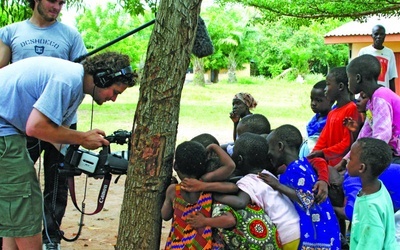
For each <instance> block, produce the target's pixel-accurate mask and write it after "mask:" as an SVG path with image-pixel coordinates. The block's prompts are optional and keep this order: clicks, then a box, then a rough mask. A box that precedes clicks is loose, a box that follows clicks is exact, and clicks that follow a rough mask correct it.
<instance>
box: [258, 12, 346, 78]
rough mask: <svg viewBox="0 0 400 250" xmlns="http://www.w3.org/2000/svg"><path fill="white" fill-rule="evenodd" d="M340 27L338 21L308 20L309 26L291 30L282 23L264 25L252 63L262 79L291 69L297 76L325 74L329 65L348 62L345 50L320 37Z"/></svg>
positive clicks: (288, 25) (341, 46)
mask: <svg viewBox="0 0 400 250" xmlns="http://www.w3.org/2000/svg"><path fill="white" fill-rule="evenodd" d="M340 24H341V22H340V21H338V20H333V19H327V20H326V21H325V22H323V23H321V22H316V21H310V24H308V25H307V26H306V25H302V26H300V27H296V28H295V27H292V26H291V25H290V24H287V23H286V22H285V20H279V21H277V22H274V23H265V24H264V25H263V26H262V27H260V28H259V30H260V32H261V33H262V35H259V36H258V46H257V47H255V48H256V49H255V52H256V53H255V54H254V61H255V62H256V63H257V65H258V70H259V72H260V73H261V74H262V75H265V76H272V77H274V76H277V75H279V74H280V73H282V71H283V70H286V69H289V68H292V69H295V71H294V73H295V76H297V74H305V73H309V72H314V73H326V71H327V70H328V68H329V67H330V66H332V65H333V66H337V65H343V64H345V63H346V62H347V60H348V59H347V58H348V48H347V46H346V45H343V44H335V45H326V44H324V40H323V36H322V35H321V34H324V33H326V32H328V31H329V30H331V29H333V28H335V27H337V26H339V25H340Z"/></svg>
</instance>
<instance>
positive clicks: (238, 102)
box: [229, 92, 257, 141]
mask: <svg viewBox="0 0 400 250" xmlns="http://www.w3.org/2000/svg"><path fill="white" fill-rule="evenodd" d="M255 107H257V101H256V100H254V98H253V96H251V95H250V94H249V93H243V92H240V93H237V94H236V95H235V96H234V97H233V100H232V112H230V113H229V117H230V118H231V119H232V121H233V141H235V140H236V137H237V132H236V128H237V125H238V123H239V121H240V119H242V118H243V117H245V116H248V115H252V113H251V111H250V110H252V109H254V108H255Z"/></svg>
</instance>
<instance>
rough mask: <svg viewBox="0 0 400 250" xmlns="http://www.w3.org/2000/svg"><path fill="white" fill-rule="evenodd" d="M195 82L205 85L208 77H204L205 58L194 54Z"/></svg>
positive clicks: (195, 83)
mask: <svg viewBox="0 0 400 250" xmlns="http://www.w3.org/2000/svg"><path fill="white" fill-rule="evenodd" d="M193 75H194V76H193V84H194V85H198V86H202V87H204V86H205V85H206V79H205V78H204V59H203V58H198V57H196V56H194V58H193Z"/></svg>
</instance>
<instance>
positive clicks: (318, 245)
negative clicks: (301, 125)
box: [161, 55, 400, 250]
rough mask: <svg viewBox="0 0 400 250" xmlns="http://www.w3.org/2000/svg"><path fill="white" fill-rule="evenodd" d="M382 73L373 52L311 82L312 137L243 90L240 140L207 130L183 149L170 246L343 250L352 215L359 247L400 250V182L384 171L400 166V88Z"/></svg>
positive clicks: (169, 212) (170, 197)
mask: <svg viewBox="0 0 400 250" xmlns="http://www.w3.org/2000/svg"><path fill="white" fill-rule="evenodd" d="M379 72H380V65H379V62H378V61H377V59H376V58H375V57H373V56H370V55H363V56H360V57H358V58H356V59H354V60H352V61H351V62H350V64H349V65H348V66H347V67H338V68H333V69H331V70H330V72H329V73H328V75H327V77H326V80H324V81H321V82H318V83H317V84H315V85H314V87H313V89H312V91H311V108H312V110H313V111H314V113H315V116H314V117H313V118H312V119H311V121H310V122H309V124H308V125H307V135H308V137H307V138H306V140H304V139H303V137H302V134H301V132H300V131H299V129H297V128H296V127H294V126H292V125H289V124H286V125H282V126H279V127H277V128H275V129H273V130H272V131H271V127H270V124H269V122H268V120H267V119H266V118H265V116H263V115H260V114H251V113H250V112H249V108H253V107H254V106H255V105H256V102H255V100H254V99H253V98H252V97H251V95H249V94H246V93H239V94H237V95H235V98H234V101H233V106H234V107H235V106H240V105H242V106H243V107H241V108H242V109H243V112H242V113H243V115H236V116H238V117H237V119H235V120H233V119H232V120H233V121H234V123H236V124H235V126H234V142H233V143H232V144H229V145H227V146H226V145H221V146H219V142H218V140H217V139H215V138H214V137H213V136H212V135H210V134H202V135H199V136H196V137H194V138H193V139H192V140H191V141H187V142H183V143H181V144H180V145H178V147H177V148H176V152H175V162H174V170H175V171H176V173H177V174H178V176H179V178H180V180H181V182H180V183H174V184H171V185H170V186H169V187H168V189H167V191H166V199H165V201H164V204H163V206H162V210H161V215H162V218H163V219H164V220H170V219H172V225H171V231H170V234H169V237H168V240H167V244H166V246H165V249H285V250H286V249H290V250H292V249H293V250H296V249H323V250H325V249H326V250H328V249H335V250H338V249H342V248H343V246H344V245H343V237H341V236H343V235H345V234H346V231H349V230H348V228H347V224H349V223H346V220H347V221H350V225H351V234H350V239H349V241H350V249H371V247H373V249H400V243H398V242H397V241H396V225H395V223H396V222H395V218H398V217H400V214H399V212H397V213H396V216H395V211H397V210H399V208H400V207H399V205H398V203H400V199H398V198H397V197H398V195H399V194H398V193H399V192H400V190H398V189H399V185H397V186H395V185H396V184H395V183H394V181H393V180H392V179H394V180H395V178H396V177H395V176H391V177H383V176H384V173H385V172H387V171H388V170H389V169H391V172H390V174H391V175H396V174H400V165H397V164H393V162H396V160H397V159H398V156H400V150H399V149H400V143H399V136H400V120H399V119H400V111H397V110H396V108H395V107H396V106H397V105H399V104H400V97H399V96H397V95H396V94H394V93H393V92H392V91H391V90H390V89H387V88H384V87H380V86H379V85H378V84H377V81H376V80H377V77H378V75H379ZM353 94H359V97H358V99H357V101H355V100H354V96H353ZM245 98H246V99H245ZM254 103H255V105H254ZM246 107H247V109H246ZM238 110H239V109H235V108H234V112H233V113H239V112H237V111H238ZM232 117H234V115H231V118H232ZM389 165H390V167H389V168H388V166H389ZM386 176H388V174H386Z"/></svg>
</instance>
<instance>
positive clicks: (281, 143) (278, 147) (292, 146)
mask: <svg viewBox="0 0 400 250" xmlns="http://www.w3.org/2000/svg"><path fill="white" fill-rule="evenodd" d="M267 141H268V146H269V151H268V156H269V157H270V158H271V161H272V164H273V165H274V167H275V168H279V167H280V166H282V165H284V164H286V156H287V155H288V153H291V155H298V154H299V150H300V146H301V144H302V142H303V137H302V135H301V133H300V131H299V130H298V129H297V128H296V127H295V126H293V125H290V124H285V125H282V126H280V127H278V128H277V129H275V130H273V131H272V132H271V134H269V135H268V137H267ZM280 173H281V172H279V171H278V174H280Z"/></svg>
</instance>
